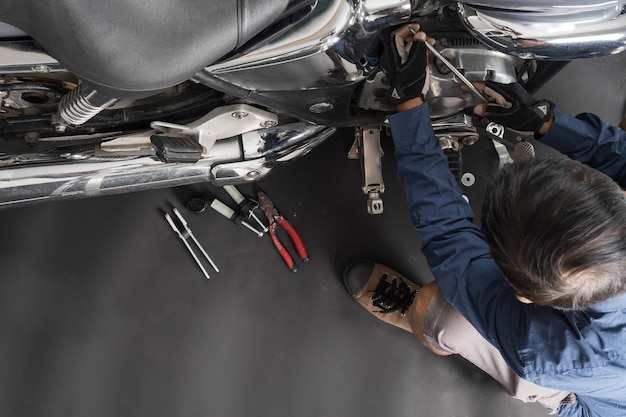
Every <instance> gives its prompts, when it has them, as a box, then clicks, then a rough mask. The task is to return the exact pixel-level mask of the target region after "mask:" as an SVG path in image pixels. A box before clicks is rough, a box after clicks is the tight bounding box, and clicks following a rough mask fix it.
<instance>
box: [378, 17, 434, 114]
mask: <svg viewBox="0 0 626 417" xmlns="http://www.w3.org/2000/svg"><path fill="white" fill-rule="evenodd" d="M415 26H417V27H419V26H418V25H415ZM409 27H410V26H406V27H404V28H402V30H396V31H394V32H392V33H389V32H383V34H382V35H381V38H382V42H383V45H384V47H385V50H384V52H383V55H382V57H381V63H382V66H383V69H384V70H385V72H386V73H387V80H388V82H389V92H388V98H389V103H390V104H392V105H398V104H400V103H403V102H405V101H407V100H410V99H413V98H416V97H421V98H422V99H423V98H424V94H425V93H426V91H428V88H429V83H428V82H427V78H428V77H427V72H426V63H427V61H426V46H425V45H424V42H423V41H421V40H415V41H414V42H412V41H409V42H407V39H408V40H412V39H413V35H415V33H416V32H415V31H414V30H412V33H411V32H408V30H410V29H407V30H404V29H405V28H409ZM404 32H407V33H408V36H407V37H404V36H403V35H404V34H405V33H404Z"/></svg>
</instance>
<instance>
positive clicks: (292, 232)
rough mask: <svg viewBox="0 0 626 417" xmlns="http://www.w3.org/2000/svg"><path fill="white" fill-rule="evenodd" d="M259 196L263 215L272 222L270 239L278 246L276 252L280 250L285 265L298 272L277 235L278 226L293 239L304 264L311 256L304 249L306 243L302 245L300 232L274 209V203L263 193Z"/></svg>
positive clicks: (260, 192)
mask: <svg viewBox="0 0 626 417" xmlns="http://www.w3.org/2000/svg"><path fill="white" fill-rule="evenodd" d="M258 196H259V204H260V206H261V210H263V213H265V217H267V219H268V220H269V222H270V224H269V227H268V229H269V232H270V237H271V238H272V242H273V243H274V246H276V250H278V253H279V254H280V256H281V257H282V258H283V260H284V261H285V264H286V265H287V267H288V268H289V269H291V270H292V271H293V272H296V271H298V267H297V266H296V263H295V262H294V260H293V258H292V257H291V255H290V254H289V252H288V251H287V249H286V248H285V247H284V246H283V244H282V243H281V241H280V240H279V239H278V236H277V234H276V229H277V226H281V227H282V228H283V229H285V231H286V232H287V234H288V235H289V237H290V238H291V241H292V242H293V245H294V247H295V248H296V252H298V256H300V258H301V259H302V261H303V262H308V261H309V255H308V253H307V251H306V248H305V247H304V243H302V238H300V235H299V234H298V232H296V229H294V227H293V226H292V225H291V223H289V221H287V219H285V217H283V215H282V214H280V213H279V212H278V210H276V207H274V204H273V203H272V201H271V200H270V199H269V197H268V196H267V195H266V194H265V193H264V192H263V191H259V194H258Z"/></svg>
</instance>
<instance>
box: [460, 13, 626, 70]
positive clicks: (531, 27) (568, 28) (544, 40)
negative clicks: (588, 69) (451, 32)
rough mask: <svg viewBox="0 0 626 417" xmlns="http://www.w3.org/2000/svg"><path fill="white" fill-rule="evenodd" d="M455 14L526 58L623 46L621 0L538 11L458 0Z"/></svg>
mask: <svg viewBox="0 0 626 417" xmlns="http://www.w3.org/2000/svg"><path fill="white" fill-rule="evenodd" d="M459 14H460V17H461V20H462V21H463V23H464V24H465V26H466V27H467V29H468V31H470V33H472V34H473V35H474V36H475V37H476V38H478V39H479V40H481V41H482V42H484V43H486V44H487V45H489V46H490V47H492V48H495V49H499V50H501V51H503V52H506V53H509V54H514V55H517V56H519V57H521V58H524V59H533V58H539V59H552V60H570V59H576V58H589V57H593V56H601V55H609V54H616V53H619V52H622V51H624V50H626V13H625V12H624V2H620V3H615V2H607V4H606V5H600V6H597V7H596V8H591V9H589V8H580V9H577V8H570V9H567V8H565V9H564V8H558V7H553V8H550V9H548V8H543V9H542V10H541V11H539V12H528V11H519V10H510V11H509V10H502V9H498V10H494V9H488V8H480V9H479V8H474V7H472V6H469V5H466V4H459Z"/></svg>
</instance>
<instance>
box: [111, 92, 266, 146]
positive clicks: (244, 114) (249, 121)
mask: <svg viewBox="0 0 626 417" xmlns="http://www.w3.org/2000/svg"><path fill="white" fill-rule="evenodd" d="M276 125H278V116H276V115H275V114H274V113H270V112H267V111H265V110H261V109H259V108H256V107H253V106H250V105H248V104H232V105H228V106H222V107H218V108H216V109H213V110H212V111H210V112H209V113H207V114H206V115H204V116H202V117H201V118H199V119H197V120H194V121H193V122H191V123H189V124H187V125H178V124H175V123H167V122H159V121H155V122H152V123H151V124H150V127H152V129H154V130H152V131H147V132H141V133H137V134H130V135H124V136H120V137H118V138H116V139H114V140H111V141H108V142H103V143H102V145H101V151H103V152H116V153H120V152H126V153H128V152H138V151H143V152H144V153H145V150H146V149H151V144H150V136H152V135H154V134H157V133H164V134H166V135H168V136H175V137H190V138H192V139H194V140H196V141H198V142H199V143H200V145H202V146H203V147H204V150H203V152H202V154H203V155H205V156H206V155H208V154H209V152H210V151H211V149H212V148H213V145H215V142H216V141H218V140H220V139H226V138H231V137H234V136H238V135H241V134H243V133H245V132H249V131H253V130H258V129H263V128H268V127H273V126H276ZM153 153H154V152H149V154H153Z"/></svg>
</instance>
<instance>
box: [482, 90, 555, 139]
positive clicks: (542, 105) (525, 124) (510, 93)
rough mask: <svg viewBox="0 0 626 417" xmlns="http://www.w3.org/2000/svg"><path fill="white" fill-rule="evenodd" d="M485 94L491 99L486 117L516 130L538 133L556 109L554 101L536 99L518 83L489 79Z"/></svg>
mask: <svg viewBox="0 0 626 417" xmlns="http://www.w3.org/2000/svg"><path fill="white" fill-rule="evenodd" d="M483 94H484V95H485V96H486V97H487V98H488V99H489V101H490V104H489V105H488V106H487V111H486V113H485V117H486V118H487V119H489V120H490V121H492V122H494V123H498V124H500V125H502V126H506V127H509V128H511V129H515V130H521V131H527V132H535V133H537V132H538V131H539V129H540V128H541V126H543V124H544V123H545V122H547V121H549V120H550V118H551V117H552V113H553V111H554V103H552V102H551V101H548V100H537V99H535V98H534V97H533V96H531V95H530V94H529V93H528V92H526V90H524V88H522V86H521V85H519V84H517V83H513V84H500V83H495V82H491V81H489V82H487V84H486V85H485V90H484V91H483Z"/></svg>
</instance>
